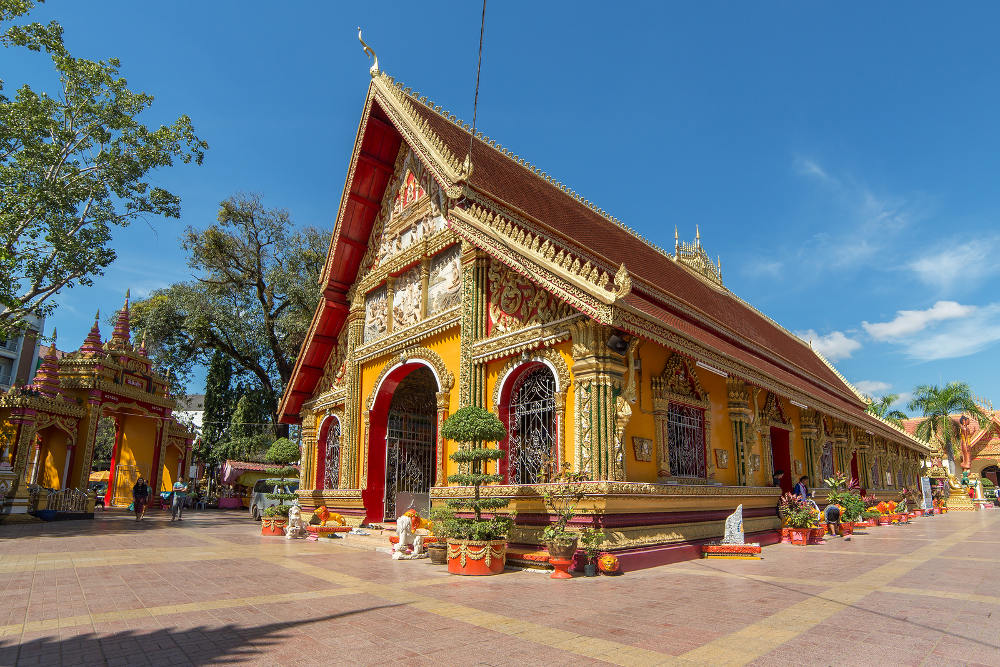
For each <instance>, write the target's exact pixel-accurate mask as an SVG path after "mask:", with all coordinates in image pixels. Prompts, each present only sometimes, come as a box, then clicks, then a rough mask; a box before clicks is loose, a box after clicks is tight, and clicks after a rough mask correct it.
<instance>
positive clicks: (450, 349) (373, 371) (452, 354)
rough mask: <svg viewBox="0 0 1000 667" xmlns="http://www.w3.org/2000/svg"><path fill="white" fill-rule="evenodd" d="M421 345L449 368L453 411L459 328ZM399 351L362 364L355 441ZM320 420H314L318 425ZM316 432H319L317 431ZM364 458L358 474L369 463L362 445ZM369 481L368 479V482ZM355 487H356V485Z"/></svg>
mask: <svg viewBox="0 0 1000 667" xmlns="http://www.w3.org/2000/svg"><path fill="white" fill-rule="evenodd" d="M420 346H421V347H425V348H427V349H429V350H432V351H434V352H436V353H437V354H438V355H440V357H441V359H442V360H443V361H444V363H445V365H446V366H447V368H448V370H449V371H450V372H451V373H452V375H453V376H454V378H455V383H454V386H453V387H452V390H451V402H450V403H449V406H448V411H449V414H450V413H452V412H455V411H456V410H458V408H459V393H460V391H459V387H458V384H459V377H458V367H459V363H460V359H461V353H460V349H459V328H458V327H455V328H453V329H449V330H447V331H445V332H443V333H440V334H437V335H435V336H432V337H430V338H427V339H424V340H422V341H421V342H420ZM398 360H399V359H398V354H389V355H384V356H380V357H375V358H374V359H371V360H369V361H367V362H365V363H364V364H362V366H361V406H360V409H361V412H360V415H359V417H360V418H359V419H358V424H357V426H358V431H357V442H360V443H364V438H365V425H364V413H365V411H366V410H367V409H368V400H369V398H370V396H371V395H372V392H374V391H375V383H376V382H378V381H379V379H380V377H381V375H382V371H383V370H385V368H386V366H394V365H396V363H397V362H398ZM319 425H320V422H319V421H317V428H318V427H319ZM317 433H318V431H317ZM363 449H364V459H363V461H361V462H360V465H359V466H358V470H357V472H358V474H359V475H360V474H361V471H362V470H363V469H364V468H366V467H367V466H368V451H367V448H366V447H364V448H363ZM450 451H451V450H450V449H448V447H447V445H446V452H445V456H447V454H448V453H449V452H450ZM452 465H454V464H453V463H452V462H451V461H446V463H445V475H449V474H451V473H453V472H456V470H453V469H451V467H450V466H452ZM359 483H360V478H358V479H356V480H355V484H356V485H357V484H359ZM370 483H371V482H369V484H370ZM355 488H357V486H355Z"/></svg>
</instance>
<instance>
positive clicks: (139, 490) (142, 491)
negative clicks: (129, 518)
mask: <svg viewBox="0 0 1000 667" xmlns="http://www.w3.org/2000/svg"><path fill="white" fill-rule="evenodd" d="M148 504H149V487H148V486H146V480H144V479H143V478H142V477H140V478H139V479H137V480H136V482H135V485H134V486H133V487H132V509H133V510H134V511H135V520H136V521H139V520H141V519H142V517H143V516H144V515H145V514H146V505H148Z"/></svg>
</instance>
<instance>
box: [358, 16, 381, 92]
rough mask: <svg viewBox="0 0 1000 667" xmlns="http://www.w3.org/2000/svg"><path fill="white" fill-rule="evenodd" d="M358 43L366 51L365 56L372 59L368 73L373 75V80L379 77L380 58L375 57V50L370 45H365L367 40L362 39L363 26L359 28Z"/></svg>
mask: <svg viewBox="0 0 1000 667" xmlns="http://www.w3.org/2000/svg"><path fill="white" fill-rule="evenodd" d="M358 41H359V42H361V48H362V49H364V52H365V55H367V56H369V57H370V58H371V59H372V66H371V67H369V68H368V72H369V73H370V74H371V75H372V78H373V79H374V78H375V77H376V76H378V73H379V70H378V56H377V55H375V49H373V48H372V47H370V46H368V44H366V43H365V40H363V39H361V26H358Z"/></svg>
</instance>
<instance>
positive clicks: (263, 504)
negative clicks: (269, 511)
mask: <svg viewBox="0 0 1000 667" xmlns="http://www.w3.org/2000/svg"><path fill="white" fill-rule="evenodd" d="M275 487H277V489H278V490H277V491H275ZM298 488H299V482H298V480H290V481H287V482H285V485H284V486H281V485H278V484H274V483H273V482H268V481H267V480H266V479H259V480H257V483H256V484H254V485H253V492H252V493H251V494H250V516H251V517H252V518H253V520H254V521H260V516H261V514H262V513H263V512H264V510H265V509H266V508H268V507H271V506H273V505H277V504H278V501H277V500H274V499H272V498H268V497H267V494H268V493H295V492H296V491H297V490H298Z"/></svg>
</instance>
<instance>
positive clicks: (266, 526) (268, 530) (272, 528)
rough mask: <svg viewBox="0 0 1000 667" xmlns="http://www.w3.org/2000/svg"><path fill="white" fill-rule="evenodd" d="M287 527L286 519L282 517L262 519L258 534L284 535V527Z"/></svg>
mask: <svg viewBox="0 0 1000 667" xmlns="http://www.w3.org/2000/svg"><path fill="white" fill-rule="evenodd" d="M287 525H288V519H286V518H284V517H279V518H271V517H266V516H265V517H263V518H262V519H261V520H260V534H261V535H271V536H274V535H284V534H285V526H287Z"/></svg>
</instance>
